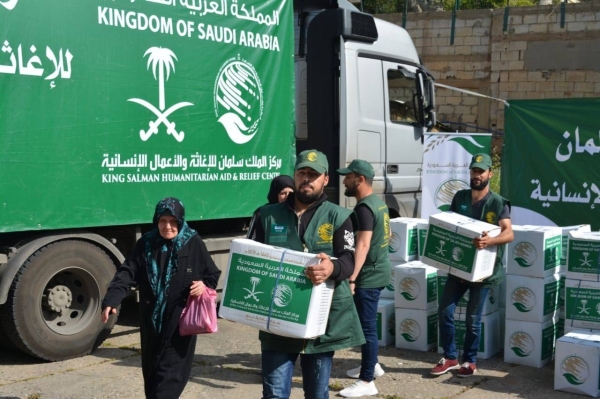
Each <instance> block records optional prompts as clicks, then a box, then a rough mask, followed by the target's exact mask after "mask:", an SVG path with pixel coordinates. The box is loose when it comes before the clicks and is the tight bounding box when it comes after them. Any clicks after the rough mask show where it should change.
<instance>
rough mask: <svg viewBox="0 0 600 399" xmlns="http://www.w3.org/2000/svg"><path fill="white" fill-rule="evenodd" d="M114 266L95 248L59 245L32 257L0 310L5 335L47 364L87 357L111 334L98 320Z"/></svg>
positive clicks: (82, 243)
mask: <svg viewBox="0 0 600 399" xmlns="http://www.w3.org/2000/svg"><path fill="white" fill-rule="evenodd" d="M114 274H115V264H114V263H113V262H112V260H111V259H110V258H109V257H108V255H107V254H106V253H105V252H104V251H103V250H102V249H100V248H99V247H97V246H96V245H93V244H90V243H88V242H85V241H74V240H71V241H60V242H56V243H53V244H49V245H47V246H45V247H43V248H41V249H39V250H38V251H37V252H36V253H35V254H33V255H32V256H31V257H30V258H29V259H27V261H26V262H25V263H24V264H23V266H22V267H21V268H20V269H19V272H18V273H17V275H16V276H15V279H14V281H13V283H12V286H11V289H10V292H9V295H8V301H7V303H6V304H5V305H4V306H2V307H1V308H0V323H1V324H2V325H3V327H4V334H5V335H6V336H7V337H8V338H9V340H10V341H11V342H12V343H13V344H14V345H15V346H16V347H17V348H18V349H20V350H22V351H24V352H26V353H28V354H30V355H33V356H36V357H39V358H42V359H46V360H51V361H57V360H65V359H69V358H73V357H78V356H83V355H87V354H89V353H90V352H92V351H93V350H94V349H95V348H97V347H98V346H99V345H100V344H101V343H102V342H103V341H104V339H106V337H107V336H108V335H109V334H110V331H111V330H112V328H113V326H114V324H115V322H116V317H111V318H110V319H109V322H108V323H107V324H103V323H102V321H101V319H100V304H101V300H102V298H103V296H104V295H105V294H106V290H107V288H108V284H109V283H110V281H111V279H112V277H113V275H114Z"/></svg>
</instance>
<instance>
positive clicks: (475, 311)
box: [431, 154, 514, 377]
mask: <svg viewBox="0 0 600 399" xmlns="http://www.w3.org/2000/svg"><path fill="white" fill-rule="evenodd" d="M469 169H470V173H471V190H460V191H458V192H457V193H456V194H455V195H454V198H453V199H452V204H451V205H450V211H452V212H456V213H459V214H461V215H464V216H467V217H471V218H473V219H478V220H482V221H484V222H487V223H490V224H495V225H497V226H500V234H499V235H498V236H496V237H490V236H488V235H487V234H486V232H483V234H482V235H481V237H478V238H475V239H474V240H473V245H475V247H476V248H477V249H483V248H487V247H489V246H492V245H498V246H499V247H498V251H497V255H496V261H495V262H496V263H495V264H494V272H493V274H492V275H491V276H490V277H488V278H486V279H484V280H483V281H478V282H469V281H465V280H463V279H461V278H458V277H456V276H454V275H452V274H449V275H448V280H447V281H446V286H445V287H444V292H443V294H442V297H441V298H440V299H439V301H440V302H439V308H438V315H439V330H440V340H441V342H442V346H443V348H444V357H443V358H442V359H441V360H440V361H439V363H438V364H437V365H436V366H435V367H434V368H433V369H432V370H431V374H433V375H442V374H445V373H447V372H448V371H450V370H454V369H459V370H458V373H457V376H459V377H470V376H472V375H473V374H474V373H475V372H476V371H477V366H476V362H477V348H479V340H480V339H481V337H480V335H479V334H480V330H481V315H482V312H483V306H484V305H485V301H486V298H487V296H488V293H489V291H490V286H491V285H497V284H498V283H499V282H500V281H501V279H502V278H503V273H504V271H503V268H502V255H503V253H504V244H506V243H509V242H511V241H512V240H513V238H514V234H513V231H512V224H511V221H510V202H509V201H508V200H506V199H505V198H502V197H501V196H499V195H498V194H496V193H493V192H491V191H490V188H489V181H490V178H491V177H492V175H493V173H492V170H491V169H492V159H491V158H490V156H489V155H488V154H475V155H474V156H473V158H472V159H471V164H470V165H469ZM467 290H469V301H468V303H467V313H466V327H467V331H466V333H465V340H464V350H463V355H462V359H463V362H462V365H460V364H459V363H458V351H457V349H456V342H455V326H454V310H455V309H456V305H457V303H458V301H459V300H460V299H461V298H462V296H463V295H464V294H465V292H467Z"/></svg>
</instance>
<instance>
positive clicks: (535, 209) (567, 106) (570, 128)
mask: <svg viewBox="0 0 600 399" xmlns="http://www.w3.org/2000/svg"><path fill="white" fill-rule="evenodd" d="M599 110H600V98H576V99H553V100H519V101H510V106H509V107H506V108H505V119H506V136H505V139H504V149H503V154H502V175H501V193H502V195H503V196H504V197H506V198H508V199H509V200H510V201H511V203H512V205H513V217H512V220H513V223H514V224H520V225H524V224H533V225H557V226H572V225H576V224H591V226H592V230H598V229H600V168H599V167H598V166H599V165H600V135H599V133H598V132H599V130H600V113H599V112H598V111H599Z"/></svg>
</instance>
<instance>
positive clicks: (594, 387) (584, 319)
mask: <svg viewBox="0 0 600 399" xmlns="http://www.w3.org/2000/svg"><path fill="white" fill-rule="evenodd" d="M564 229H565V233H566V234H568V240H567V256H566V265H565V270H564V274H565V277H566V279H565V283H564V287H565V288H564V290H565V292H564V308H565V310H564V314H565V317H566V319H565V322H564V332H565V334H566V335H564V336H563V337H560V338H559V339H558V340H557V342H556V357H555V363H554V389H556V390H561V391H567V392H574V393H579V394H584V395H589V396H593V397H598V396H600V388H599V387H600V380H599V379H600V375H599V374H598V369H599V367H600V344H599V343H598V342H600V232H590V226H589V225H582V226H571V227H569V228H564Z"/></svg>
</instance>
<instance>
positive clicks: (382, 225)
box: [338, 159, 391, 398]
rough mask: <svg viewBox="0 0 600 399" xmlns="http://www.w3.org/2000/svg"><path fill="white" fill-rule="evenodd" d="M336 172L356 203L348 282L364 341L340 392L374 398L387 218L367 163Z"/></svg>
mask: <svg viewBox="0 0 600 399" xmlns="http://www.w3.org/2000/svg"><path fill="white" fill-rule="evenodd" d="M338 173H339V174H340V175H342V176H345V177H344V186H346V192H345V193H344V194H345V195H346V196H348V197H355V198H356V200H357V201H358V202H357V204H356V206H355V207H354V213H355V214H356V218H357V219H358V233H357V235H356V248H355V254H354V258H355V259H354V273H352V276H350V281H349V283H350V288H352V290H353V293H354V304H355V305H356V310H357V311H358V317H359V318H360V324H361V325H362V329H363V333H364V334H365V340H366V341H367V342H366V343H365V344H363V345H362V348H361V352H362V361H361V366H360V367H358V368H355V369H352V370H349V371H348V372H347V374H348V376H349V377H352V378H358V381H356V382H355V383H354V384H352V385H350V386H349V387H348V388H346V389H344V390H342V391H341V392H340V395H342V396H343V397H346V398H355V397H360V396H367V395H377V392H378V391H377V388H376V387H375V383H374V382H373V379H374V378H375V377H380V376H382V375H383V374H384V371H383V369H382V368H381V366H380V365H379V363H378V361H377V354H378V350H379V344H378V342H377V304H378V302H379V296H380V294H381V290H382V289H383V288H384V287H385V286H386V285H388V284H389V283H390V276H391V270H390V269H391V266H390V259H389V255H388V253H389V251H388V246H389V242H390V215H389V211H388V207H387V205H386V204H385V203H384V202H383V201H382V200H381V199H380V198H379V197H377V196H376V195H375V194H373V187H372V185H373V177H374V176H375V172H374V171H373V166H371V164H370V163H368V162H367V161H363V160H361V159H355V160H354V161H352V162H351V163H350V165H348V167H347V168H344V169H338Z"/></svg>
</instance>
